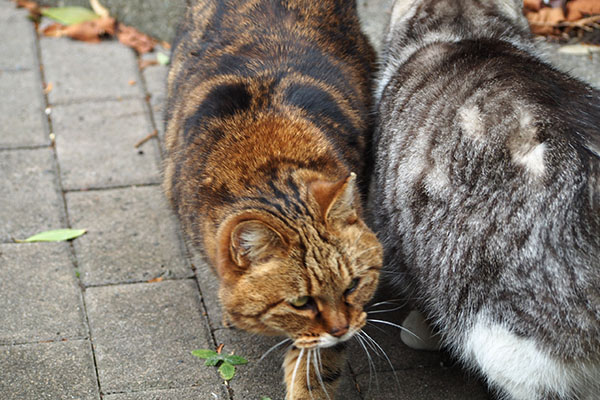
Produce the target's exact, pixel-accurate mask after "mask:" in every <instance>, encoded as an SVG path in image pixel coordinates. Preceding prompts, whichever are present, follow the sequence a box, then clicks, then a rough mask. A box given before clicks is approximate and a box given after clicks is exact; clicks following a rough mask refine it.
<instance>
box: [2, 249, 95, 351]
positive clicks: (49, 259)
mask: <svg viewBox="0 0 600 400" xmlns="http://www.w3.org/2000/svg"><path fill="white" fill-rule="evenodd" d="M0 266H1V267H0V293H2V296H0V310H4V311H6V312H1V313H0V327H2V329H1V330H0V343H25V342H31V341H40V340H58V339H63V338H74V337H85V336H87V329H86V327H85V325H84V316H83V307H82V304H81V294H80V290H79V286H78V284H77V279H76V278H75V269H74V268H73V264H72V262H71V260H70V259H69V252H68V245H67V244H65V243H44V244H39V243H36V244H28V243H21V244H0Z"/></svg>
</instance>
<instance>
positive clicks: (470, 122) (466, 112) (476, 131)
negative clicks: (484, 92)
mask: <svg viewBox="0 0 600 400" xmlns="http://www.w3.org/2000/svg"><path fill="white" fill-rule="evenodd" d="M458 117H459V118H460V125H461V127H462V128H463V131H464V132H465V133H466V134H467V135H468V136H469V137H471V138H474V139H480V138H483V136H484V126H483V121H482V119H481V113H480V112H479V108H477V106H475V105H469V106H463V107H461V108H460V109H459V110H458Z"/></svg>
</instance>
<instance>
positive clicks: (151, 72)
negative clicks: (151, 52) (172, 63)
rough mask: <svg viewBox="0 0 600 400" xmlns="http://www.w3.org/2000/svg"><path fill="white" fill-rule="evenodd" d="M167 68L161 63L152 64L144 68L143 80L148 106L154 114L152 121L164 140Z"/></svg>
mask: <svg viewBox="0 0 600 400" xmlns="http://www.w3.org/2000/svg"><path fill="white" fill-rule="evenodd" d="M168 71H169V68H168V67H166V66H163V65H154V66H151V67H147V68H145V69H144V72H143V73H144V80H145V81H146V87H147V89H148V93H149V94H150V95H151V96H150V107H151V108H152V114H153V115H154V122H155V123H156V128H157V129H158V133H159V135H160V138H161V140H164V132H165V129H164V125H165V123H164V112H165V106H166V97H167V74H168Z"/></svg>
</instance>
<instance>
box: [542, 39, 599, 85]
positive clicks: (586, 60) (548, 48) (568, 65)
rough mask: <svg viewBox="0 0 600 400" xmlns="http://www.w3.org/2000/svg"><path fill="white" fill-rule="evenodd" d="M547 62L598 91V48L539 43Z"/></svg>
mask: <svg viewBox="0 0 600 400" xmlns="http://www.w3.org/2000/svg"><path fill="white" fill-rule="evenodd" d="M540 47H541V48H542V50H543V51H544V54H545V56H546V58H547V59H548V61H550V62H551V63H552V64H553V65H555V66H556V67H558V68H559V69H560V70H561V71H563V72H566V73H568V74H570V75H572V76H575V77H577V78H579V79H582V80H583V81H585V82H587V83H589V84H590V85H592V86H595V87H596V88H598V89H600V48H599V47H598V46H585V45H579V44H578V45H569V46H561V45H559V44H556V43H553V44H549V43H546V42H541V43H540Z"/></svg>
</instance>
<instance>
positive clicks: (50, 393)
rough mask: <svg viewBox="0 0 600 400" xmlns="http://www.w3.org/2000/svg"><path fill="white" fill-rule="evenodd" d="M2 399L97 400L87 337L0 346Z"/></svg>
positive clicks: (0, 389)
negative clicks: (84, 338) (64, 340)
mask: <svg viewBox="0 0 600 400" xmlns="http://www.w3.org/2000/svg"><path fill="white" fill-rule="evenodd" d="M0 371H2V378H1V379H0V393H1V397H2V399H3V400H24V399H27V400H29V399H31V400H34V399H35V400H45V399H47V400H57V399H80V400H99V399H100V396H99V394H98V387H97V380H96V373H95V371H94V361H93V358H92V350H91V346H90V343H89V341H87V340H72V341H66V342H54V343H36V344H24V345H14V346H0Z"/></svg>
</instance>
